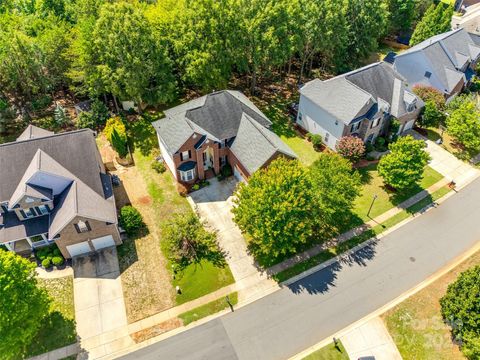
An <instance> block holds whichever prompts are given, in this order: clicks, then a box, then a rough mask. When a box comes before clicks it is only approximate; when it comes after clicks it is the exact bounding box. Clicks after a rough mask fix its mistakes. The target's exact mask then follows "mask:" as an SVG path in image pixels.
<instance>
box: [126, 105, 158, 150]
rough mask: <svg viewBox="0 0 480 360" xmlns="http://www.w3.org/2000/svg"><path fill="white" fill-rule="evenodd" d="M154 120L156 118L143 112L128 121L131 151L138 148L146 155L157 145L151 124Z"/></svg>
mask: <svg viewBox="0 0 480 360" xmlns="http://www.w3.org/2000/svg"><path fill="white" fill-rule="evenodd" d="M155 120H157V119H156V118H154V117H152V116H150V115H147V114H145V115H142V116H141V117H139V118H138V119H136V120H135V121H131V122H129V123H128V127H129V129H128V130H129V131H128V132H129V137H130V146H131V148H130V150H131V151H132V153H133V152H134V151H135V149H139V150H140V153H141V154H142V155H143V156H148V155H150V153H151V151H152V150H153V149H154V148H156V147H157V146H158V143H157V137H156V132H155V129H154V128H153V125H152V122H153V121H155Z"/></svg>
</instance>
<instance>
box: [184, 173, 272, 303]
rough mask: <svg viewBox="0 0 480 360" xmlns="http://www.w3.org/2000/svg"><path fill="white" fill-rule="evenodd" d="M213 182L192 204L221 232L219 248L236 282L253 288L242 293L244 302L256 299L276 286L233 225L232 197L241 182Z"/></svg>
mask: <svg viewBox="0 0 480 360" xmlns="http://www.w3.org/2000/svg"><path fill="white" fill-rule="evenodd" d="M209 182H210V185H209V186H207V187H204V188H203V189H200V190H197V191H194V192H192V193H191V194H190V196H189V201H190V204H191V205H192V206H193V207H194V209H195V210H196V211H197V212H198V214H199V216H200V217H201V218H202V219H203V220H205V221H207V224H208V226H209V227H211V228H212V229H214V230H216V231H217V233H218V242H219V245H220V247H221V248H222V249H223V250H224V251H225V253H226V261H227V263H228V265H229V266H230V270H231V271H232V274H233V277H234V279H235V282H237V283H238V282H242V285H244V286H242V287H247V286H248V287H249V290H245V291H244V292H241V293H240V294H239V296H240V300H246V299H249V298H253V297H254V296H257V295H258V294H259V293H261V292H262V291H263V290H264V289H269V288H271V287H272V286H276V284H275V283H274V282H273V280H270V279H267V276H266V275H265V274H263V273H261V272H260V271H259V270H258V268H257V267H256V266H255V261H254V259H253V257H252V256H250V255H249V254H248V251H247V244H246V242H245V239H244V237H243V235H242V233H241V231H240V229H239V228H238V227H237V225H236V224H235V223H234V222H233V214H232V212H231V209H232V206H233V196H232V194H233V192H234V191H235V188H236V186H237V181H236V180H235V178H233V177H230V178H229V179H225V180H223V181H218V180H217V179H215V178H214V179H210V180H209Z"/></svg>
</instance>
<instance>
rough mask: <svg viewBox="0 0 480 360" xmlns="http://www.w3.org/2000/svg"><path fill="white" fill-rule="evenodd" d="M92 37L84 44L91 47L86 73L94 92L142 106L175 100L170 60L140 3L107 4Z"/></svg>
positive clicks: (102, 10)
mask: <svg viewBox="0 0 480 360" xmlns="http://www.w3.org/2000/svg"><path fill="white" fill-rule="evenodd" d="M86 31H87V32H88V29H86ZM91 37H92V38H91V43H90V44H87V43H82V44H81V45H83V46H91V47H92V49H91V51H89V50H87V51H86V54H88V57H87V59H86V60H87V62H86V63H84V64H85V65H86V66H88V67H90V66H91V64H93V67H92V68H89V69H87V71H85V73H86V75H87V76H88V77H89V79H88V82H89V83H90V86H91V87H93V88H95V92H97V93H112V94H113V95H114V96H116V97H118V98H120V99H121V100H135V101H136V102H137V103H138V104H139V106H140V107H143V106H144V105H145V104H158V103H165V102H168V101H170V100H172V99H173V97H174V96H175V91H176V85H175V79H174V77H173V74H172V64H171V61H170V59H169V58H168V56H167V52H166V49H165V47H164V45H163V44H162V41H161V39H158V38H156V37H155V36H154V33H153V31H152V28H151V26H150V24H149V22H148V20H147V18H146V17H145V14H144V13H143V8H142V7H141V6H140V5H139V4H136V3H133V4H131V3H127V2H116V3H112V4H108V3H107V4H104V5H103V6H102V7H101V9H100V13H99V17H98V19H97V20H96V22H95V24H94V26H93V31H92V33H91ZM83 46H82V48H81V51H83V50H84V49H85V48H84V47H83Z"/></svg>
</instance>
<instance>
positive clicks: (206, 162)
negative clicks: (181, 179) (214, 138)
mask: <svg viewBox="0 0 480 360" xmlns="http://www.w3.org/2000/svg"><path fill="white" fill-rule="evenodd" d="M212 167H213V149H212V148H207V150H205V151H204V152H203V168H204V169H205V170H207V169H210V168H212Z"/></svg>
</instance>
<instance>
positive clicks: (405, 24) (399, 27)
mask: <svg viewBox="0 0 480 360" xmlns="http://www.w3.org/2000/svg"><path fill="white" fill-rule="evenodd" d="M415 2H416V1H415V0H388V11H389V13H390V19H389V20H390V31H392V32H399V31H404V30H409V29H410V28H411V27H412V23H413V20H414V18H415Z"/></svg>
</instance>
